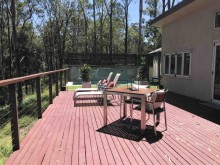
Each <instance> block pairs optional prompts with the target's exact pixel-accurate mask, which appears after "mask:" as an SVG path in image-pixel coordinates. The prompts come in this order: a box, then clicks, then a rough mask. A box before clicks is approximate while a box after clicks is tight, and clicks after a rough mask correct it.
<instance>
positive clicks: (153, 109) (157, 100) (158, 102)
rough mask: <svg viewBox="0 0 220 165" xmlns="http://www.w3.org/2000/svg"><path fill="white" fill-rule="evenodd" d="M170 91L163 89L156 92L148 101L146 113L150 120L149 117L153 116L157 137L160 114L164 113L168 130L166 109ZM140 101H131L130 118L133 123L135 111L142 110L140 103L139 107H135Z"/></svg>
mask: <svg viewBox="0 0 220 165" xmlns="http://www.w3.org/2000/svg"><path fill="white" fill-rule="evenodd" d="M167 92H168V90H167V89H166V90H165V89H162V90H158V91H155V92H153V93H152V94H151V97H150V100H149V101H146V110H145V113H147V114H148V119H149V116H150V115H152V116H153V124H154V125H153V126H154V133H155V135H156V136H157V131H156V122H157V121H156V116H157V115H160V113H162V112H164V120H165V130H167V119H166V108H165V99H166V95H167ZM138 101H139V100H136V99H132V101H131V108H130V116H131V119H130V121H131V123H132V119H133V110H139V111H140V110H141V105H140V103H139V105H138V106H136V107H133V105H134V104H137V103H138Z"/></svg>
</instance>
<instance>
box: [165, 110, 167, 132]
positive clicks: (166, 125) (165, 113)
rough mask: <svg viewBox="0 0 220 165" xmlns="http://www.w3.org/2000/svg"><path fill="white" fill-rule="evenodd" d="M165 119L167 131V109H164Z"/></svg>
mask: <svg viewBox="0 0 220 165" xmlns="http://www.w3.org/2000/svg"><path fill="white" fill-rule="evenodd" d="M164 120H165V128H166V129H165V131H166V130H167V114H166V110H165V109H164Z"/></svg>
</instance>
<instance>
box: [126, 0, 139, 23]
mask: <svg viewBox="0 0 220 165" xmlns="http://www.w3.org/2000/svg"><path fill="white" fill-rule="evenodd" d="M128 13H129V24H130V23H135V22H139V1H138V0H133V1H132V2H131V4H130V6H129V9H128Z"/></svg>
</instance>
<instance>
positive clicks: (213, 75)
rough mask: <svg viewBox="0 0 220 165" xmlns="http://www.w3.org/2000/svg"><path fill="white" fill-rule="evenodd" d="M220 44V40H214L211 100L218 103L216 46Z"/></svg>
mask: <svg viewBox="0 0 220 165" xmlns="http://www.w3.org/2000/svg"><path fill="white" fill-rule="evenodd" d="M217 46H220V40H218V41H216V42H214V47H213V65H212V88H211V101H212V102H213V103H216V104H220V100H216V99H214V90H215V89H214V88H215V65H216V53H217V52H216V48H217Z"/></svg>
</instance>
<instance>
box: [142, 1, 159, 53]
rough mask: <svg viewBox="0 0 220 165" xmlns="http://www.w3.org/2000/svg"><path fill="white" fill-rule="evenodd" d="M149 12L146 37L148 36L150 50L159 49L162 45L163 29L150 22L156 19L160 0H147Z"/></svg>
mask: <svg viewBox="0 0 220 165" xmlns="http://www.w3.org/2000/svg"><path fill="white" fill-rule="evenodd" d="M146 3H147V9H146V11H147V14H148V15H149V17H150V19H149V20H148V21H147V23H146V27H145V37H146V38H147V45H148V51H151V50H154V49H157V48H159V47H161V46H162V45H161V44H162V43H161V42H162V40H161V39H162V36H161V29H160V28H157V27H152V26H150V25H149V22H150V21H151V20H152V19H155V18H156V17H157V16H158V15H159V14H160V12H159V0H147V1H146Z"/></svg>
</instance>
